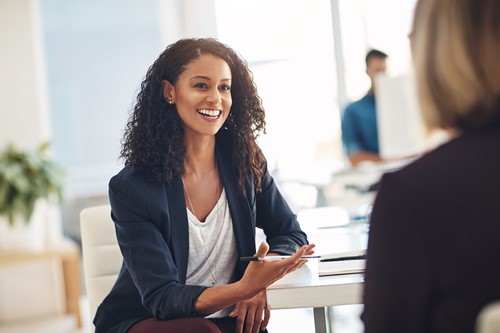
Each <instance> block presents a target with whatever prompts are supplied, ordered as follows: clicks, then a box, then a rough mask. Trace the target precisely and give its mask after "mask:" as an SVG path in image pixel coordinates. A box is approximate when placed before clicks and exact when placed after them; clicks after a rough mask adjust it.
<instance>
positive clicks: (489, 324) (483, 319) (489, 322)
mask: <svg viewBox="0 0 500 333" xmlns="http://www.w3.org/2000/svg"><path fill="white" fill-rule="evenodd" d="M476 333H500V301H496V302H493V303H490V304H487V305H486V306H485V307H484V308H483V309H482V310H481V311H480V312H479V315H478V316H477V321H476Z"/></svg>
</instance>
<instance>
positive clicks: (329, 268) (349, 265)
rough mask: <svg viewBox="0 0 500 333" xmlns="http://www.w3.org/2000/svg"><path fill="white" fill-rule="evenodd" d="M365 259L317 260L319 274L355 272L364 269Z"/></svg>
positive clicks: (360, 271)
mask: <svg viewBox="0 0 500 333" xmlns="http://www.w3.org/2000/svg"><path fill="white" fill-rule="evenodd" d="M365 263H366V260H365V259H356V260H345V261H329V262H321V261H320V262H319V266H318V272H319V276H327V275H342V274H356V273H363V272H364V271H365Z"/></svg>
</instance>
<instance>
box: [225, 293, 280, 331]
mask: <svg viewBox="0 0 500 333" xmlns="http://www.w3.org/2000/svg"><path fill="white" fill-rule="evenodd" d="M262 312H264V318H262ZM229 317H237V318H236V333H242V332H243V326H245V333H258V332H260V331H263V330H265V329H266V327H267V324H268V323H269V318H270V317H271V311H270V310H269V309H268V308H267V298H266V290H262V291H261V292H260V293H258V294H257V295H255V296H254V297H252V298H250V299H247V300H245V301H242V302H239V303H236V305H235V307H234V309H233V311H232V312H231V313H230V314H229Z"/></svg>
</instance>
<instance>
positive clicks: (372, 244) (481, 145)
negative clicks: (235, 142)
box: [362, 0, 500, 333]
mask: <svg viewBox="0 0 500 333" xmlns="http://www.w3.org/2000/svg"><path fill="white" fill-rule="evenodd" d="M499 18H500V1H498V0H419V1H418V2H417V5H416V9H415V16H414V23H413V31H412V34H411V46H412V53H413V60H414V66H415V73H416V78H417V88H418V94H419V100H420V105H421V108H422V113H423V117H424V119H425V122H426V123H427V125H428V127H429V128H442V129H446V130H449V131H450V133H453V136H454V137H453V139H452V140H450V141H449V142H448V143H446V144H444V145H442V146H440V147H439V148H437V149H435V150H434V151H432V152H429V153H427V154H426V155H425V156H423V157H421V158H420V159H419V160H417V161H415V162H414V163H413V164H411V165H409V166H407V167H406V168H404V169H402V170H400V171H398V172H394V173H390V174H387V175H385V176H384V177H383V179H382V183H381V189H380V192H379V194H378V196H377V199H376V201H375V204H374V208H373V213H372V219H371V228H370V237H369V243H368V251H367V255H368V257H367V267H366V285H365V292H364V303H365V308H364V313H363V315H362V319H363V321H364V324H365V329H366V332H367V333H375V332H384V333H390V332H398V333H400V332H405V333H411V332H441V333H446V332H450V333H451V332H453V333H460V332H473V330H474V325H475V320H476V316H477V314H478V312H479V311H480V310H481V308H482V307H484V306H485V304H487V303H489V302H491V301H493V300H495V299H500V265H499V264H498V263H499V262H500V217H499V216H500V215H499V205H500V200H499V199H500V194H499V193H500V66H499V64H498V62H499V59H500V19H499Z"/></svg>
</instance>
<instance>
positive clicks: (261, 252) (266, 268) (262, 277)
mask: <svg viewBox="0 0 500 333" xmlns="http://www.w3.org/2000/svg"><path fill="white" fill-rule="evenodd" d="M314 247H315V245H314V244H309V245H304V246H302V247H301V248H300V249H298V250H297V252H295V253H294V254H293V255H292V256H291V257H290V258H286V259H282V260H270V261H252V262H250V263H249V264H248V267H247V269H246V270H245V273H244V274H243V277H242V278H241V280H240V282H241V284H242V285H243V286H244V288H245V289H246V290H247V291H249V292H250V293H251V296H250V297H253V296H254V295H255V294H257V293H258V292H260V291H261V290H263V289H265V288H267V287H268V286H269V285H270V284H272V283H273V282H275V281H276V280H279V279H281V278H282V277H283V276H285V275H286V274H288V273H290V272H293V271H294V270H296V269H298V268H300V267H302V266H303V265H304V264H305V263H306V262H307V260H306V259H301V258H300V257H302V256H306V255H311V254H313V253H314V250H313V248H314ZM268 251H269V245H268V244H267V243H266V242H262V243H261V244H260V246H259V249H258V250H257V253H256V254H255V256H258V257H261V258H263V257H265V256H266V255H267V253H268Z"/></svg>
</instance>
